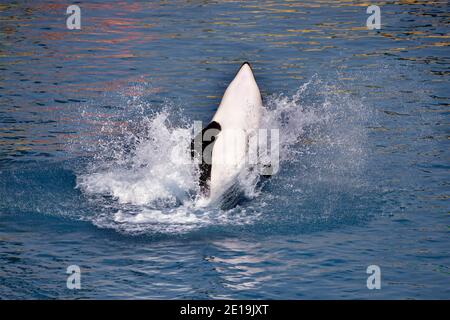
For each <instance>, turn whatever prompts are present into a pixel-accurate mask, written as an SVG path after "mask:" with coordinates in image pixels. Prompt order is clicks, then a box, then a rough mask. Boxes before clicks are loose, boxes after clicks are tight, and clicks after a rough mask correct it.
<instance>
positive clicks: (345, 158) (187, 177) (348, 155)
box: [77, 76, 369, 233]
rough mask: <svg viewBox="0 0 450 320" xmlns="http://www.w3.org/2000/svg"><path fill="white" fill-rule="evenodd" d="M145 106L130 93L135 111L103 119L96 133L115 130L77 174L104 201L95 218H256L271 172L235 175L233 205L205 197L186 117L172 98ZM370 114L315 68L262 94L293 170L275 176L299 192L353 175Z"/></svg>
mask: <svg viewBox="0 0 450 320" xmlns="http://www.w3.org/2000/svg"><path fill="white" fill-rule="evenodd" d="M148 107H149V106H148V105H145V102H142V101H141V100H140V99H136V98H133V99H132V103H131V104H130V103H129V104H128V105H127V109H128V108H134V109H135V111H136V109H138V110H139V112H138V113H140V116H139V117H134V118H131V119H127V118H122V119H121V117H118V119H119V120H120V121H119V123H120V124H119V125H118V122H117V120H115V121H111V122H106V123H104V124H103V125H102V128H101V130H100V131H101V132H102V133H105V132H106V133H111V132H119V134H117V135H112V136H111V135H101V136H102V139H101V141H100V143H99V144H98V146H97V151H96V152H94V154H95V156H94V157H93V158H92V161H91V162H90V164H89V165H88V166H87V168H84V169H83V171H82V172H81V173H80V174H78V176H77V188H79V189H80V190H82V191H83V193H84V194H86V195H87V196H88V197H89V198H90V199H91V200H92V201H94V202H97V204H98V206H100V207H101V208H102V210H100V212H99V213H98V214H97V215H96V216H95V217H94V218H93V219H92V220H93V222H94V223H95V224H96V225H97V226H99V227H106V228H114V229H116V230H119V231H121V232H126V233H148V232H164V233H167V232H169V233H173V232H175V233H179V232H187V231H190V230H194V229H198V228H201V227H206V226H210V225H224V224H225V225H227V224H229V225H245V224H252V223H255V222H256V221H258V220H259V219H260V218H261V217H262V215H263V213H264V212H265V211H264V207H265V205H266V200H267V195H266V196H263V197H261V194H262V193H265V192H266V193H267V191H265V189H264V186H265V184H266V183H271V180H269V182H267V181H266V182H262V181H261V180H260V178H259V176H258V175H257V174H256V173H255V172H252V173H248V172H246V174H242V175H241V176H240V177H239V180H240V185H241V187H242V188H243V191H244V195H245V196H244V198H243V199H242V201H240V202H238V205H237V206H236V207H234V208H232V209H228V210H221V209H218V208H217V207H216V206H211V205H209V206H208V205H205V203H204V200H202V199H201V197H199V196H198V193H199V192H198V191H199V190H198V185H197V180H198V172H197V170H196V166H195V164H194V163H192V162H191V160H190V152H189V144H190V140H191V138H192V130H193V126H192V122H191V121H189V119H188V118H187V117H186V116H184V115H183V114H182V112H180V110H179V109H178V108H174V106H173V105H170V106H167V105H166V106H165V107H163V108H162V109H161V108H160V109H159V110H158V111H155V112H151V113H150V114H144V113H145V112H146V110H148V109H149V108H148ZM173 110H176V111H173ZM127 114H128V115H129V114H130V112H127ZM368 118H369V113H368V112H367V109H366V108H364V106H363V105H362V104H361V103H359V102H358V101H355V99H353V98H352V97H351V96H350V95H348V94H345V92H343V91H341V90H339V88H338V87H337V85H336V84H333V83H331V84H330V83H327V82H324V81H322V80H320V79H319V77H317V76H315V77H313V78H312V79H311V80H310V81H309V82H307V83H305V84H303V85H302V86H301V87H300V88H299V89H298V90H297V91H296V92H295V93H294V94H293V95H292V96H287V95H285V94H278V95H272V96H270V97H268V98H267V99H266V101H265V111H264V117H263V124H262V127H263V128H267V129H278V130H279V132H280V134H279V136H280V146H279V147H280V157H281V159H280V160H281V166H288V167H290V170H291V172H290V174H289V176H284V175H280V177H277V178H276V179H277V180H278V182H275V183H280V179H281V180H282V183H284V184H286V185H291V186H292V187H293V191H296V192H305V190H304V189H302V187H300V188H298V183H297V182H298V181H311V182H312V181H319V180H326V181H331V180H333V183H339V184H342V185H345V184H348V183H350V181H349V179H350V177H353V178H354V177H356V176H358V177H359V176H360V173H361V172H362V169H363V167H364V163H365V158H366V156H367V147H366V146H365V141H366V130H365V126H364V124H365V122H366V121H367V119H368ZM174 119H175V120H174ZM351 183H354V181H352V182H351ZM303 187H305V185H304V184H303ZM271 192H272V193H273V194H272V195H271V196H272V197H273V198H275V199H281V198H282V197H283V195H282V194H277V192H283V188H281V189H278V191H275V192H274V191H273V190H272V191H271ZM248 200H250V201H248ZM248 203H251V205H248Z"/></svg>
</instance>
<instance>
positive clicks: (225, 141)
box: [209, 63, 263, 201]
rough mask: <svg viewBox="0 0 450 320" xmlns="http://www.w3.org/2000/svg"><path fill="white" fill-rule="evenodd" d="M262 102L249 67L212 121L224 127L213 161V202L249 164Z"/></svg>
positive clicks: (245, 66) (230, 88)
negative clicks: (251, 145) (252, 141)
mask: <svg viewBox="0 0 450 320" xmlns="http://www.w3.org/2000/svg"><path fill="white" fill-rule="evenodd" d="M262 111H263V106H262V100H261V93H260V91H259V88H258V85H257V84H256V81H255V78H254V76H253V72H252V70H251V68H250V65H249V64H248V63H244V64H243V65H242V66H241V68H240V69H239V71H238V73H237V74H236V76H235V78H234V79H233V81H231V83H230V84H229V85H228V87H227V89H226V91H225V93H224V95H223V97H222V101H221V102H220V105H219V108H218V109H217V112H216V113H215V115H214V116H213V118H212V121H216V122H218V123H219V124H220V126H221V131H220V133H219V134H218V135H217V137H216V140H215V144H214V147H213V149H212V158H211V178H210V185H209V190H210V192H209V199H210V200H211V201H214V200H217V199H218V198H220V196H221V195H223V193H224V192H226V191H227V190H228V189H229V188H230V187H231V186H232V185H233V184H234V183H235V182H236V178H237V176H238V175H239V173H240V172H242V170H243V169H244V168H245V167H246V165H247V162H248V157H247V154H248V141H249V137H250V135H252V134H254V133H255V132H256V131H257V130H258V129H259V126H260V122H261V117H262Z"/></svg>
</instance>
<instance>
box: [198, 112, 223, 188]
mask: <svg viewBox="0 0 450 320" xmlns="http://www.w3.org/2000/svg"><path fill="white" fill-rule="evenodd" d="M221 130H222V127H221V126H220V124H219V123H218V122H216V121H212V122H210V123H209V124H208V125H207V126H206V127H205V128H203V130H202V132H201V133H199V134H197V136H196V137H195V138H194V139H192V141H191V158H192V159H194V158H197V159H198V160H199V162H198V163H199V169H200V178H199V185H200V191H201V193H202V194H204V195H209V181H210V180H211V167H212V161H211V160H212V149H213V146H214V142H215V141H216V137H217V135H218V134H219V132H220V131H221Z"/></svg>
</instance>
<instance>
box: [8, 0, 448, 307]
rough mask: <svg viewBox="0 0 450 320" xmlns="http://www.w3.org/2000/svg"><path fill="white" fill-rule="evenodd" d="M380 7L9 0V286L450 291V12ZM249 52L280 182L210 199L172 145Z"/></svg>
mask: <svg viewBox="0 0 450 320" xmlns="http://www.w3.org/2000/svg"><path fill="white" fill-rule="evenodd" d="M374 3H375V2H374ZM376 3H377V4H378V5H380V7H381V10H382V11H381V17H382V28H381V29H380V30H367V28H366V19H367V17H368V15H367V14H366V8H367V6H368V4H367V3H364V2H359V1H306V2H305V1H264V2H261V1H245V2H244V1H242V2H240V1H152V2H145V3H144V2H129V1H108V2H103V1H88V2H84V1H82V2H79V3H78V5H79V6H80V7H81V14H82V27H81V30H68V29H67V28H66V23H65V19H66V17H67V16H66V15H65V11H66V6H67V5H68V4H67V3H66V2H61V1H33V2H31V3H27V2H25V1H16V2H10V3H7V4H0V38H1V42H0V70H1V72H0V298H3V299H11V298H19V299H31V298H43V299H53V298H64V299H66V298H67V299H72V298H75V299H82V298H83V299H84V298H103V299H105V298H106V299H110V298H147V299H158V298H161V299H174V298H192V299H212V298H226V299H261V298H268V299H302V298H312V299H320V298H354V299H355V298H356V299H380V298H389V299H411V298H412V299H423V298H426V299H429V298H439V299H448V298H450V291H449V279H450V265H449V262H450V259H449V249H448V248H449V220H448V219H449V212H450V210H449V209H450V208H449V190H450V188H449V168H450V166H449V159H450V157H449V156H450V154H449V127H448V125H449V121H448V120H449V108H448V106H449V90H448V74H449V54H448V53H449V44H450V42H449V37H450V35H449V6H448V3H447V1H399V2H376ZM243 61H250V62H251V63H252V67H253V70H254V73H255V77H256V80H257V82H258V84H259V86H260V89H261V92H262V95H263V99H264V104H265V107H266V109H267V113H266V117H265V121H266V122H267V123H268V124H270V125H271V126H272V127H276V128H279V129H280V138H281V143H282V149H281V150H282V153H281V158H282V162H281V168H280V172H279V173H278V174H277V175H276V176H274V177H272V178H271V179H269V180H267V181H260V182H258V183H257V184H256V185H253V184H249V185H247V186H246V194H247V198H246V199H243V200H242V201H241V202H240V203H239V205H238V206H237V207H235V208H233V209H231V210H225V211H224V210H218V209H217V208H208V209H201V208H200V209H199V208H198V207H197V206H196V202H195V188H196V184H195V181H194V179H193V173H192V171H191V168H189V166H183V165H178V166H177V165H174V164H173V163H171V162H170V161H169V160H170V158H169V155H170V154H171V152H172V151H173V150H174V148H175V149H176V148H181V146H182V144H183V141H184V140H183V139H185V138H183V137H185V136H186V133H189V132H190V130H191V128H192V124H193V121H194V120H201V121H204V122H207V121H209V120H210V119H211V117H212V115H213V114H214V112H215V110H216V108H217V105H218V103H219V102H220V98H221V95H222V93H223V91H224V89H225V88H226V86H227V84H228V83H229V81H230V80H231V79H232V77H233V75H234V73H235V72H236V70H237V68H238V67H239V65H240V64H241V63H242V62H243ZM182 156H183V155H182ZM73 264H75V265H79V266H80V268H81V270H82V290H78V291H76V290H75V291H72V290H69V289H67V288H66V279H67V274H66V273H65V271H66V268H67V267H68V266H69V265H73ZM369 265H378V266H380V268H381V272H382V288H381V290H368V289H367V287H366V280H367V276H368V275H367V274H366V268H367V267H368V266H369Z"/></svg>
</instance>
